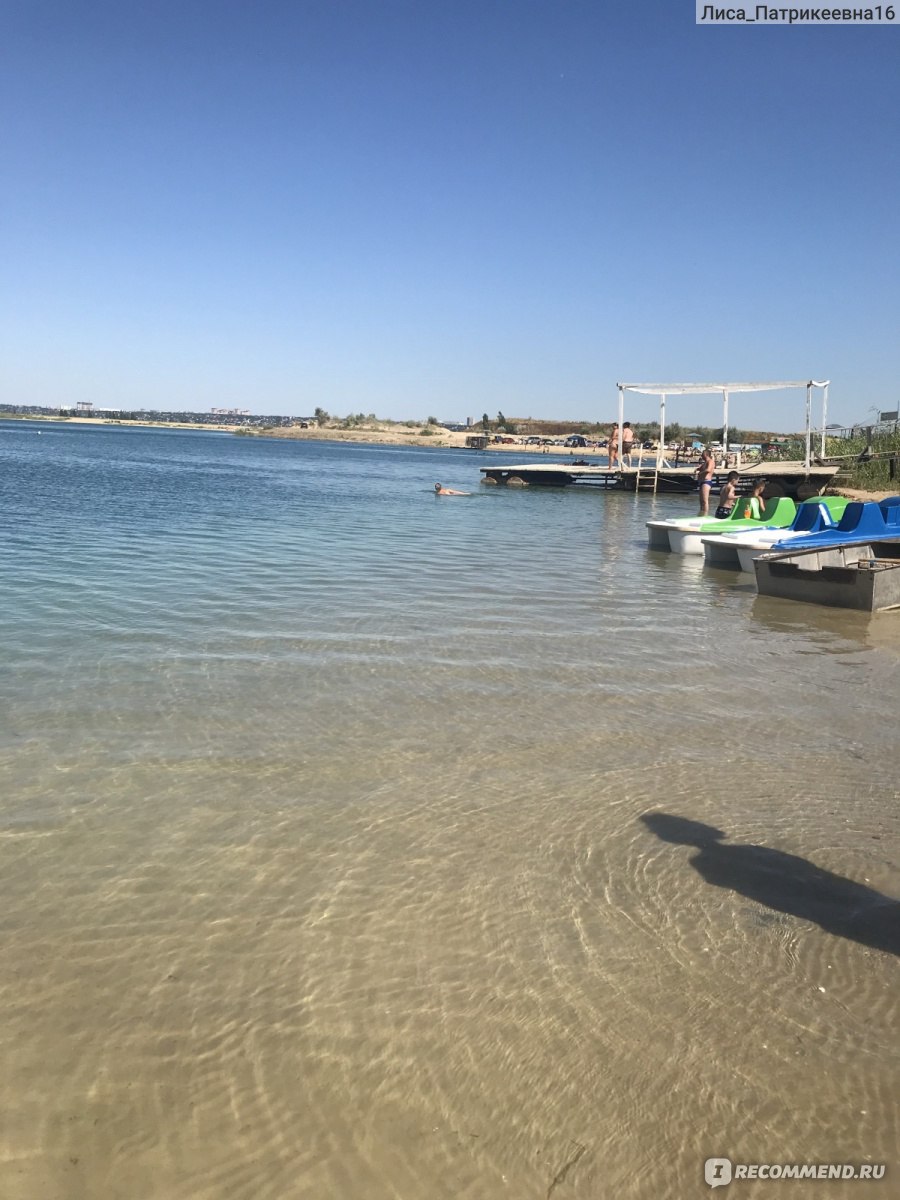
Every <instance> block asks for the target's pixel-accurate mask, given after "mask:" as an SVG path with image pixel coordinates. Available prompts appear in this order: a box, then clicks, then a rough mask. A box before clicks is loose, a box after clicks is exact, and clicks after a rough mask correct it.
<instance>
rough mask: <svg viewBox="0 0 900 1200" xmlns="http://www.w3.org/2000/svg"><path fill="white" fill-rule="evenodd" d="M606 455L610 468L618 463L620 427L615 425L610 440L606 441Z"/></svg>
mask: <svg viewBox="0 0 900 1200" xmlns="http://www.w3.org/2000/svg"><path fill="white" fill-rule="evenodd" d="M606 456H607V458H608V459H609V465H610V468H612V467H614V466H615V465H616V460H617V459H618V457H619V427H618V425H613V427H612V433H611V434H610V435H609V441H608V442H607V443H606Z"/></svg>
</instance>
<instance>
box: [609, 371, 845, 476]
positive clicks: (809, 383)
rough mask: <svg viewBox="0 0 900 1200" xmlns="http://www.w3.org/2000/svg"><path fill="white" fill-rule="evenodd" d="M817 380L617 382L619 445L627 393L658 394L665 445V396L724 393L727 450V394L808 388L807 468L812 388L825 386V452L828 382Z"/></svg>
mask: <svg viewBox="0 0 900 1200" xmlns="http://www.w3.org/2000/svg"><path fill="white" fill-rule="evenodd" d="M829 383H830V380H828V379H824V380H822V381H821V382H819V381H817V380H815V379H799V380H798V379H791V380H781V381H776V382H774V383H617V384H616V387H617V388H618V389H619V444H620V445H621V443H622V418H623V416H624V414H625V393H626V392H638V393H640V394H641V395H643V396H659V397H660V401H659V441H660V447H661V448H662V447H664V446H665V432H666V426H665V420H666V396H688V395H695V396H696V395H702V394H703V393H709V392H721V393H722V408H723V412H722V442H723V445H724V447H725V450H726V452H727V450H728V397H729V395H730V394H731V393H732V392H735V393H739V392H776V391H779V390H780V389H782V388H806V469H807V470H809V464H810V457H811V455H810V431H811V424H810V411H811V405H812V389H813V388H821V389H822V453H823V454H824V453H825V417H826V414H827V411H828V384H829Z"/></svg>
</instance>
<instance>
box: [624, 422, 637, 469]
mask: <svg viewBox="0 0 900 1200" xmlns="http://www.w3.org/2000/svg"><path fill="white" fill-rule="evenodd" d="M633 445H634V430H633V429H632V428H631V422H630V421H626V422H625V424H624V425H623V426H622V466H623V467H624V466H625V465H626V462H625V460H626V459H627V460H628V463H627V465H628V466H629V467H630V466H631V447H632V446H633Z"/></svg>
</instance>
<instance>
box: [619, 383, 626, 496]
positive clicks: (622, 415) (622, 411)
mask: <svg viewBox="0 0 900 1200" xmlns="http://www.w3.org/2000/svg"><path fill="white" fill-rule="evenodd" d="M624 419H625V393H624V391H623V390H622V389H621V388H619V432H618V439H619V440H618V445H617V450H618V454H617V457H618V459H619V479H620V480H621V477H622V470H623V468H624V466H625V460H624V459H623V458H622V450H623V449H624V447H623V446H622V422H623V420H624Z"/></svg>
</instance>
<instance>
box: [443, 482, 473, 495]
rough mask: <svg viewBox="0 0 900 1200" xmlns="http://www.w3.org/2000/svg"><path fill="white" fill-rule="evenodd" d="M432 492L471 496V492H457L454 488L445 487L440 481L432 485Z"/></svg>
mask: <svg viewBox="0 0 900 1200" xmlns="http://www.w3.org/2000/svg"><path fill="white" fill-rule="evenodd" d="M434 494H435V495H436V496H471V495H472V493H471V492H457V491H456V490H455V489H454V488H445V487H444V485H443V484H442V483H436V484H435V485H434Z"/></svg>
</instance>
